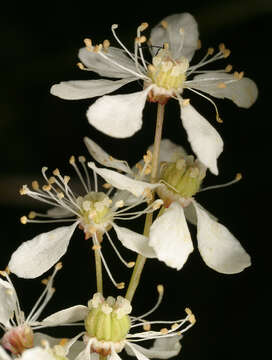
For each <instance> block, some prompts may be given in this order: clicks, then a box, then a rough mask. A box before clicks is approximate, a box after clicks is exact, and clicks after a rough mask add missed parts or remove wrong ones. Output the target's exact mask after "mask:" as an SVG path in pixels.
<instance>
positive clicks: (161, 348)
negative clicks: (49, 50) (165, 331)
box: [125, 336, 181, 359]
mask: <svg viewBox="0 0 272 360" xmlns="http://www.w3.org/2000/svg"><path fill="white" fill-rule="evenodd" d="M180 339H181V336H171V337H163V338H159V339H156V340H155V341H154V344H153V346H152V347H151V348H149V349H146V348H144V347H143V346H140V345H137V344H133V347H134V348H136V350H138V351H139V352H141V353H142V354H144V355H145V356H146V357H147V358H148V359H153V358H156V359H168V358H171V357H173V356H176V355H178V353H179V352H180V349H181V344H180V341H179V340H180ZM125 350H126V351H127V353H128V354H129V355H130V356H133V352H132V351H131V349H130V348H129V347H127V346H126V347H125Z"/></svg>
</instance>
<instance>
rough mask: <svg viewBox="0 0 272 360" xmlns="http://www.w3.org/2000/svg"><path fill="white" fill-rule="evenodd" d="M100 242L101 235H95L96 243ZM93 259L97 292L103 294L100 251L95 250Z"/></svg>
mask: <svg viewBox="0 0 272 360" xmlns="http://www.w3.org/2000/svg"><path fill="white" fill-rule="evenodd" d="M101 240H102V238H101V234H97V243H98V244H99V243H100V242H101ZM94 257H95V270H96V287H97V292H99V293H101V294H103V277H102V263H101V256H100V249H96V248H95V250H94Z"/></svg>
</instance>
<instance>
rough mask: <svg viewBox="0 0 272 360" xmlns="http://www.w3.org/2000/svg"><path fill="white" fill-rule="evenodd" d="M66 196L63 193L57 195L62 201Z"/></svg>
mask: <svg viewBox="0 0 272 360" xmlns="http://www.w3.org/2000/svg"><path fill="white" fill-rule="evenodd" d="M64 196H65V195H64V194H63V192H59V193H58V194H57V197H58V198H59V199H60V200H61V199H63V198H64Z"/></svg>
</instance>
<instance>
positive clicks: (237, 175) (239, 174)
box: [199, 173, 242, 192]
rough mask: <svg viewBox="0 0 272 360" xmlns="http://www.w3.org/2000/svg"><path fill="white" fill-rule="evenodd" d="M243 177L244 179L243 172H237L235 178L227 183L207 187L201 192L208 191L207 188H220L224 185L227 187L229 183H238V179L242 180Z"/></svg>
mask: <svg viewBox="0 0 272 360" xmlns="http://www.w3.org/2000/svg"><path fill="white" fill-rule="evenodd" d="M241 179H242V174H241V173H237V174H236V176H235V179H234V180H231V181H229V182H227V183H225V184H220V185H212V186H208V187H205V188H203V189H200V190H199V192H202V191H206V190H212V189H219V188H223V187H226V186H229V185H233V184H235V183H237V182H238V181H240V180H241Z"/></svg>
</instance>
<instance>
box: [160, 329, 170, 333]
mask: <svg viewBox="0 0 272 360" xmlns="http://www.w3.org/2000/svg"><path fill="white" fill-rule="evenodd" d="M160 333H161V334H168V329H166V328H163V329H161V330H160Z"/></svg>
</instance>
